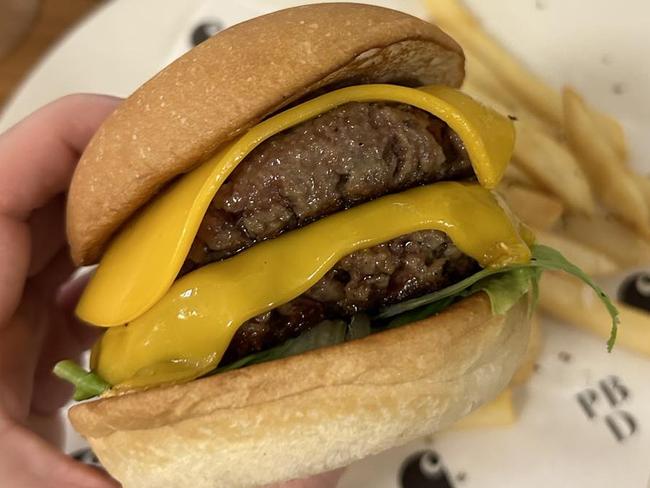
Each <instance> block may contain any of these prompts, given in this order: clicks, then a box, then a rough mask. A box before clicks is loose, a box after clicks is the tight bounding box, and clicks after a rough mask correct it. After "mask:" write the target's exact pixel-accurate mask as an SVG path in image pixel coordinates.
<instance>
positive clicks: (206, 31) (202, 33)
mask: <svg viewBox="0 0 650 488" xmlns="http://www.w3.org/2000/svg"><path fill="white" fill-rule="evenodd" d="M223 28H224V25H223V22H221V21H220V20H218V19H212V20H209V21H206V22H202V23H200V24H199V25H197V26H196V27H195V28H194V30H193V31H192V36H191V37H192V45H193V46H198V45H199V44H201V43H202V42H203V41H207V40H208V39H209V38H210V37H212V36H213V35H215V34H216V33H217V32H219V31H221V30H223Z"/></svg>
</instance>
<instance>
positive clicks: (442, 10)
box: [427, 0, 562, 126]
mask: <svg viewBox="0 0 650 488" xmlns="http://www.w3.org/2000/svg"><path fill="white" fill-rule="evenodd" d="M427 3H428V7H429V11H430V12H431V13H432V15H433V17H434V20H435V21H436V22H437V23H438V25H440V26H441V27H442V28H443V29H445V30H448V31H449V32H450V34H451V35H452V36H454V37H455V38H456V39H457V40H458V41H459V42H460V44H461V45H462V46H463V48H465V49H467V50H469V51H472V52H474V53H475V54H476V56H477V57H479V58H480V59H481V60H482V61H484V62H485V64H487V65H488V66H494V67H495V69H494V75H495V76H496V78H497V79H498V80H500V81H501V82H502V83H503V84H504V85H505V86H506V87H507V89H508V90H510V91H511V92H512V93H513V94H514V95H515V96H516V97H517V98H518V99H519V100H521V101H523V102H524V103H525V105H527V106H528V107H530V109H531V110H532V111H534V112H535V113H537V114H538V115H540V116H541V117H543V118H544V119H545V120H547V121H548V122H549V123H551V124H553V125H555V126H560V125H561V124H562V99H561V97H560V95H559V93H558V92H557V91H556V90H554V89H553V88H551V87H550V86H549V85H547V84H546V83H544V82H543V81H541V80H540V79H539V78H538V77H537V76H535V75H534V74H533V73H532V72H531V71H529V70H528V69H526V68H525V67H524V66H523V65H522V64H521V63H520V62H519V61H517V60H516V59H515V58H514V57H513V56H512V55H511V54H510V53H509V52H507V51H506V50H505V49H504V48H503V47H502V46H501V45H500V44H499V43H498V42H497V41H496V40H495V39H494V38H492V37H491V36H490V35H489V34H487V33H486V32H485V31H484V30H483V29H482V28H480V23H479V22H478V20H477V19H476V17H475V16H474V15H473V14H472V13H471V12H470V11H469V10H468V9H467V8H466V7H464V6H463V5H462V3H461V2H460V1H458V0H443V1H438V0H430V1H428V2H427Z"/></svg>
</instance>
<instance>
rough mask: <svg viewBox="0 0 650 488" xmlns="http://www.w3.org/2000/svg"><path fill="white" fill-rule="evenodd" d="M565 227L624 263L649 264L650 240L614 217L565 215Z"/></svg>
mask: <svg viewBox="0 0 650 488" xmlns="http://www.w3.org/2000/svg"><path fill="white" fill-rule="evenodd" d="M562 228H563V230H564V232H565V234H566V235H567V236H569V237H572V238H573V239H575V240H578V241H580V242H582V243H584V244H587V245H588V246H590V247H593V248H594V249H598V250H600V251H602V252H604V253H605V254H607V255H608V256H610V257H611V258H612V259H613V260H614V261H616V262H617V263H619V264H620V265H621V266H638V265H640V264H647V263H650V243H648V241H646V240H645V239H644V238H643V237H641V236H640V235H639V234H637V233H636V232H634V231H633V230H632V229H631V228H630V227H628V226H626V225H624V224H622V223H621V222H619V221H618V220H616V219H614V218H612V217H607V216H601V215H598V216H593V217H591V218H590V217H585V216H580V215H565V217H564V219H563V221H562Z"/></svg>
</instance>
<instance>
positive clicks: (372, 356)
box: [70, 294, 529, 488]
mask: <svg viewBox="0 0 650 488" xmlns="http://www.w3.org/2000/svg"><path fill="white" fill-rule="evenodd" d="M526 313H527V300H524V299H522V300H521V301H520V303H518V304H517V305H516V306H515V307H513V308H512V309H511V310H510V311H509V312H508V314H506V315H505V316H493V315H492V313H491V310H490V304H489V300H488V299H487V297H486V296H485V295H483V294H479V295H475V296H472V297H469V298H467V299H464V300H462V301H461V302H459V303H458V304H456V305H454V306H452V307H450V308H449V309H448V310H446V311H444V312H443V313H441V314H440V315H438V316H436V317H432V318H429V319H426V320H423V321H420V322H417V323H414V324H410V325H407V326H403V327H399V328H396V329H392V330H388V331H385V332H382V333H379V334H375V335H371V336H369V337H366V338H365V339H362V340H358V341H354V342H349V343H345V344H342V345H338V346H334V347H329V348H324V349H320V350H316V351H312V352H309V353H305V354H302V355H299V356H294V357H290V358H287V359H284V360H278V361H273V362H269V363H263V364H259V365H255V366H249V367H246V368H243V369H240V370H236V371H232V372H228V373H224V374H220V375H216V376H212V377H209V378H205V379H201V380H196V381H193V382H190V383H187V384H183V385H176V386H170V387H165V388H158V389H154V390H150V391H145V392H140V393H132V394H127V395H124V396H120V397H114V398H107V399H103V400H99V401H95V402H91V403H85V404H82V405H78V406H76V407H74V408H73V409H72V410H71V411H70V419H71V420H72V423H73V425H74V427H75V428H76V429H77V430H78V431H79V432H80V433H81V434H83V435H84V436H85V437H86V438H87V439H88V440H89V441H90V444H91V446H92V447H93V449H94V450H95V452H96V453H97V455H98V457H99V459H100V460H101V461H102V463H103V464H104V466H105V467H106V468H107V469H108V471H109V472H110V473H111V474H112V475H113V476H114V477H115V478H117V479H118V480H119V481H120V482H122V483H123V485H124V488H154V487H155V488H159V487H165V488H186V487H188V486H191V487H192V488H217V487H227V488H237V487H249V486H257V485H262V484H266V483H272V482H277V481H280V480H286V479H292V478H299V477H304V476H308V475H311V474H314V473H318V472H321V471H326V470H330V469H334V468H337V467H340V466H345V465H348V464H350V463H351V462H353V461H355V460H357V459H360V458H363V457H365V456H368V455H370V454H374V453H377V452H380V451H382V450H384V449H387V448H390V447H392V446H396V445H400V444H403V443H406V442H408V441H410V440H412V439H415V438H417V437H419V436H422V435H424V434H429V433H433V432H435V431H437V430H439V429H441V428H444V427H446V426H448V425H450V424H451V423H452V422H454V421H455V420H456V419H458V418H460V417H462V416H464V415H466V414H468V413H469V412H471V411H472V410H474V409H475V408H476V407H478V406H479V405H481V404H483V403H484V402H486V401H488V400H491V399H492V398H494V397H495V396H496V395H497V393H498V392H499V391H501V389H503V388H504V387H505V386H506V385H507V384H508V382H509V381H510V378H511V377H512V374H513V372H514V371H515V369H516V367H517V365H518V364H519V363H520V361H521V358H522V355H523V354H524V351H525V350H526V345H527V341H528V334H529V324H528V320H527V316H526Z"/></svg>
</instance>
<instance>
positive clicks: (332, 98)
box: [76, 85, 514, 327]
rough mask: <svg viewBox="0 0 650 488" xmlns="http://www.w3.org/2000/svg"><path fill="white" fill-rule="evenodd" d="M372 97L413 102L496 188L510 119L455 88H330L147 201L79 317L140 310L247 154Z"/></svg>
mask: <svg viewBox="0 0 650 488" xmlns="http://www.w3.org/2000/svg"><path fill="white" fill-rule="evenodd" d="M372 101H390V102H399V103H404V104H407V105H412V106H414V107H417V108H419V109H422V110H424V111H426V112H429V113H431V114H433V115H435V116H436V117H438V118H440V119H442V120H443V121H444V122H445V123H447V125H449V126H450V127H451V128H452V129H453V130H454V131H455V132H456V133H457V134H458V135H459V136H460V138H461V139H462V140H463V142H464V143H465V147H466V149H467V152H468V154H469V157H470V160H471V162H472V166H473V168H474V171H475V173H476V175H477V177H478V180H479V182H480V184H481V185H483V186H485V187H486V188H493V187H495V186H496V185H497V183H498V182H499V181H500V179H501V177H502V176H503V173H504V171H505V168H506V166H507V164H508V162H509V160H510V156H511V154H512V150H513V146H514V127H513V125H512V122H511V121H510V120H509V119H508V118H506V117H503V116H501V115H499V114H497V113H496V112H494V111H492V110H491V109H488V108H487V107H485V106H484V105H481V104H480V103H478V102H476V101H475V100H473V99H472V98H470V97H468V96H467V95H465V94H463V93H461V92H459V91H458V90H454V89H452V88H449V87H445V86H429V87H423V88H421V89H413V88H406V87H400V86H393V85H360V86H353V87H348V88H343V89H340V90H336V91H333V92H330V93H327V94H325V95H322V96H320V97H318V98H315V99H313V100H310V101H308V102H305V103H303V104H301V105H298V106H296V107H294V108H291V109H289V110H286V111H284V112H282V113H280V114H278V115H276V116H274V117H272V118H270V119H268V120H266V121H264V122H262V123H260V124H258V125H257V126H255V127H253V128H252V129H250V130H249V131H248V132H247V133H245V134H244V135H242V136H241V137H239V138H238V139H237V140H235V141H234V142H232V143H230V144H229V145H228V146H227V147H225V148H223V149H222V150H221V151H220V152H219V153H218V154H217V155H215V156H214V157H213V158H212V159H210V160H209V161H207V162H205V163H204V164H202V165H201V166H199V167H198V168H197V169H196V170H194V171H192V172H191V173H189V174H187V175H185V176H184V177H182V178H181V179H179V180H178V181H177V182H176V183H175V184H174V185H172V186H171V187H170V188H169V189H168V190H166V191H165V192H164V193H162V194H161V195H159V196H158V197H156V198H155V199H154V200H153V201H152V202H151V203H150V204H149V205H147V206H146V207H145V209H144V211H142V212H140V213H139V214H138V215H137V216H136V217H135V218H134V219H132V220H131V221H130V222H129V223H128V224H127V225H126V227H125V228H124V229H123V230H122V231H121V232H120V233H119V234H118V235H117V236H116V238H115V239H114V240H113V242H112V243H111V244H110V246H109V248H108V250H107V252H106V253H105V254H104V257H103V258H102V260H101V263H100V265H99V268H98V270H97V273H96V274H95V276H94V277H93V279H92V280H91V282H90V284H89V286H88V288H87V289H86V291H85V292H84V294H83V296H82V298H81V301H80V302H79V305H78V307H77V310H76V312H77V315H78V316H79V318H81V319H82V320H84V321H86V322H88V323H91V324H95V325H100V326H106V327H110V326H119V325H123V324H125V323H128V322H130V321H132V320H133V319H135V318H137V317H139V316H140V315H142V314H143V313H144V312H145V311H147V310H148V309H150V308H151V307H152V306H153V305H154V304H155V303H156V302H157V301H158V300H159V299H160V298H161V297H162V296H163V295H164V294H165V292H166V291H167V290H169V288H170V286H172V283H173V282H174V279H175V278H176V275H177V274H178V272H179V270H180V268H181V266H182V264H183V262H184V260H185V258H186V256H187V254H188V252H189V249H190V246H191V245H192V241H193V240H194V237H195V236H196V233H197V231H198V228H199V225H200V223H201V220H202V219H203V215H204V214H205V211H206V210H207V208H208V205H209V204H210V201H211V200H212V198H213V197H214V195H215V194H216V192H217V191H218V190H219V188H220V187H221V185H222V184H223V182H224V181H225V179H226V178H227V177H228V175H229V174H230V173H231V172H232V171H233V170H234V169H235V167H236V166H237V165H238V164H239V163H240V162H241V161H242V160H243V159H244V158H245V157H246V155H248V154H249V153H250V152H251V151H252V150H253V149H254V148H255V147H256V146H257V145H259V144H260V143H262V142H263V141H264V140H266V139H268V138H269V137H271V136H273V135H274V134H277V133H279V132H282V131H283V130H286V129H288V128H290V127H292V126H294V125H297V124H299V123H301V122H304V121H306V120H309V119H312V118H314V117H316V116H318V115H320V114H322V113H324V112H327V111H328V110H331V109H333V108H335V107H337V106H339V105H342V104H344V103H348V102H372Z"/></svg>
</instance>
